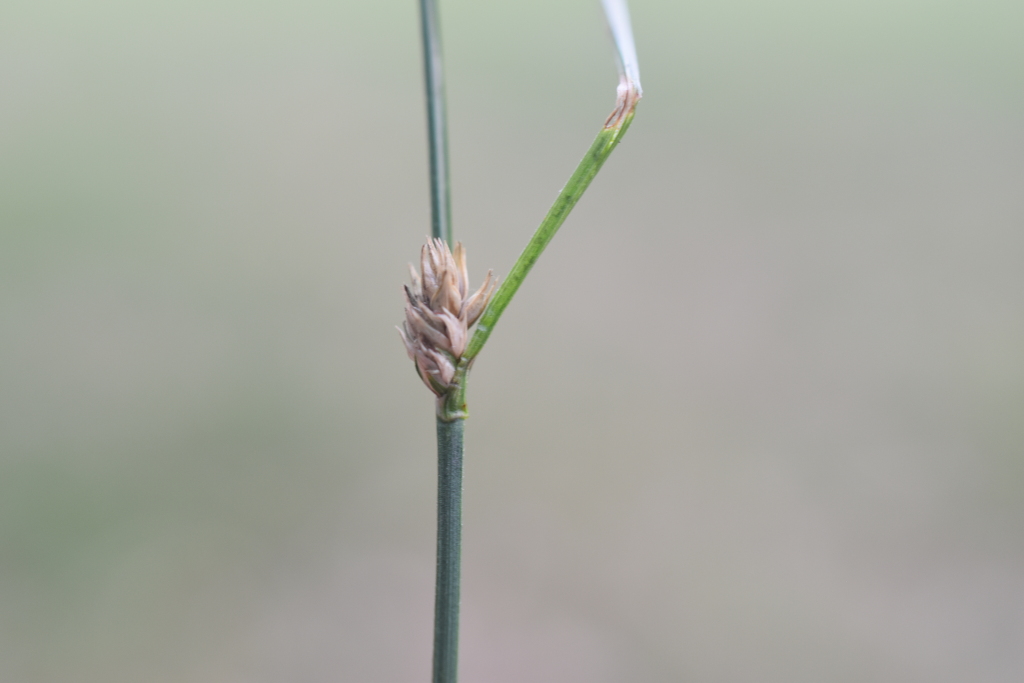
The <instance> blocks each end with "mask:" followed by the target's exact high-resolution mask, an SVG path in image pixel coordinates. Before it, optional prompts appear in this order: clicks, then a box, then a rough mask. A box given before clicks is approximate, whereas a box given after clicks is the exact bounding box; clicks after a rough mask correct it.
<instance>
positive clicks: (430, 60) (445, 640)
mask: <svg viewBox="0 0 1024 683" xmlns="http://www.w3.org/2000/svg"><path fill="white" fill-rule="evenodd" d="M420 25H421V27H422V32H423V75H424V82H425V85H426V91H427V129H428V139H429V145H430V218H431V221H430V225H431V235H432V236H433V237H436V238H439V239H442V240H444V241H445V242H447V243H448V244H449V245H451V244H452V219H451V198H450V191H449V187H448V122H447V119H446V116H445V102H444V66H443V63H442V60H441V28H440V21H439V18H438V11H437V0H420ZM462 379H463V382H462V386H464V385H465V378H462ZM462 395H463V394H461V393H460V394H459V398H460V399H461V397H462ZM453 398H454V395H453ZM464 414H465V413H464V411H463V412H462V413H461V415H464ZM445 418H446V419H442V418H441V417H440V416H439V417H438V419H437V577H436V584H435V593H434V672H433V681H434V683H455V681H456V679H457V678H458V666H459V579H460V574H461V571H460V563H461V556H462V455H463V451H462V435H463V429H464V427H465V420H464V419H462V417H457V418H455V419H452V417H451V416H450V415H445Z"/></svg>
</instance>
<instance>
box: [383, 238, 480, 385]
mask: <svg viewBox="0 0 1024 683" xmlns="http://www.w3.org/2000/svg"><path fill="white" fill-rule="evenodd" d="M409 272H410V274H411V276H412V285H406V286H405V287H404V289H405V322H403V323H402V326H401V327H399V328H398V332H399V334H401V335H402V341H404V342H405V350H406V351H408V353H409V358H411V359H412V361H413V363H415V364H416V372H417V373H419V376H420V379H422V380H423V383H424V384H426V385H427V386H428V387H429V388H430V390H431V391H433V392H434V393H435V394H437V395H438V396H442V395H444V393H445V392H446V391H448V387H450V386H451V382H452V378H453V377H454V376H455V367H456V365H458V363H459V359H460V358H462V354H463V353H464V352H465V351H466V344H468V343H469V328H470V327H472V326H473V324H474V323H475V322H476V321H477V319H478V318H479V317H480V315H481V314H482V313H483V312H484V309H485V308H486V307H487V303H488V302H489V301H490V300H491V296H492V295H493V294H494V290H495V289H496V288H497V286H498V283H497V280H496V279H495V278H494V274H493V272H491V271H488V273H487V277H486V278H485V279H484V283H483V284H482V285H480V289H478V290H476V291H475V292H473V293H472V294H470V293H469V274H468V272H467V270H466V250H465V248H463V246H462V243H461V242H457V243H456V244H455V249H454V250H449V249H448V245H447V244H445V243H444V242H443V241H441V240H439V239H436V238H434V239H429V240H428V241H427V243H426V244H425V245H423V249H422V250H421V251H420V272H419V273H417V272H416V269H415V268H413V267H412V265H410V266H409Z"/></svg>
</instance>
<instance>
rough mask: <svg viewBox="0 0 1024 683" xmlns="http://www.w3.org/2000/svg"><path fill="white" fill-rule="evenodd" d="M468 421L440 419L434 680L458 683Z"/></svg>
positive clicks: (438, 432)
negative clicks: (464, 446)
mask: <svg viewBox="0 0 1024 683" xmlns="http://www.w3.org/2000/svg"><path fill="white" fill-rule="evenodd" d="M465 423H466V421H465V420H461V419H457V420H452V421H450V422H446V421H445V420H442V419H441V418H438V420H437V584H436V588H435V593H434V679H433V681H434V683H455V681H456V679H457V677H458V665H459V576H460V571H459V563H460V557H461V554H462V551H461V548H462V434H463V428H464V426H465Z"/></svg>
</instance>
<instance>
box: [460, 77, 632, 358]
mask: <svg viewBox="0 0 1024 683" xmlns="http://www.w3.org/2000/svg"><path fill="white" fill-rule="evenodd" d="M620 99H622V98H620ZM638 99H639V96H637V97H635V99H628V98H627V99H625V100H623V101H622V102H620V103H619V104H617V105H616V109H615V111H613V112H612V115H611V116H610V117H609V119H608V121H609V123H607V124H606V125H605V127H604V128H602V129H601V132H600V133H598V134H597V138H596V139H595V140H594V144H592V145H591V146H590V150H589V151H588V152H587V154H586V156H584V157H583V160H582V161H580V163H579V165H578V166H577V167H576V171H575V172H574V173H573V174H572V176H571V177H570V178H569V182H567V183H566V184H565V187H563V188H562V192H561V193H560V194H559V195H558V198H557V199H556V200H555V203H554V204H553V205H552V206H551V209H550V210H549V211H548V214H547V216H545V217H544V220H543V221H541V224H540V226H539V227H538V228H537V231H536V232H534V233H533V237H531V238H530V241H529V243H528V244H527V245H526V248H525V249H523V253H522V254H520V255H519V258H518V259H517V260H516V263H515V265H514V266H512V270H511V272H509V274H508V277H506V278H505V281H504V282H503V283H502V284H501V287H499V288H498V291H497V292H495V293H494V297H493V298H492V299H491V302H490V304H488V305H487V309H486V310H485V311H484V314H483V315H482V316H480V321H479V322H478V323H477V326H476V331H475V332H474V333H473V337H472V338H471V339H470V340H469V346H468V348H467V349H466V352H465V353H464V354H463V359H464V361H465V362H464V363H463V364H462V365H460V370H461V369H462V368H463V367H465V368H466V369H467V370H468V362H469V361H471V360H473V358H475V357H476V355H477V354H478V353H480V349H482V348H483V346H484V344H485V343H486V342H487V338H488V337H490V336H491V332H492V331H493V330H494V326H495V325H496V324H497V322H498V319H499V318H500V317H501V314H502V313H504V312H505V308H506V307H507V306H508V305H509V302H511V301H512V297H513V296H515V293H516V291H517V290H518V289H519V285H521V284H522V283H523V280H524V279H525V278H526V276H527V274H528V273H529V272H530V269H531V268H533V264H535V263H536V262H537V259H538V258H539V257H540V255H541V252H543V251H544V248H545V247H547V246H548V243H549V242H550V241H551V238H552V237H554V236H555V233H556V232H558V228H560V227H561V225H562V223H564V222H565V219H566V218H567V217H568V216H569V212H570V211H572V209H573V207H574V206H576V202H578V201H579V199H580V197H582V196H583V193H584V192H585V191H586V189H587V187H589V186H590V181H592V180H593V179H594V176H596V175H597V172H598V171H600V170H601V166H602V165H603V164H604V162H605V160H606V159H607V158H608V157H609V156H610V155H611V153H612V150H614V149H615V146H616V145H618V144H619V141H620V140H621V139H622V136H623V135H624V134H625V133H626V129H627V128H629V124H630V123H631V122H632V121H633V108H634V107H635V106H636V100H638Z"/></svg>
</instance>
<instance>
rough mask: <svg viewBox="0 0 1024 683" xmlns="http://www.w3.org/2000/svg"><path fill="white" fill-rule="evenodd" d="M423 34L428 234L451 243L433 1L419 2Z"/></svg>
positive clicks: (441, 81) (437, 27)
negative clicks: (428, 178) (428, 208)
mask: <svg viewBox="0 0 1024 683" xmlns="http://www.w3.org/2000/svg"><path fill="white" fill-rule="evenodd" d="M420 26H421V27H422V32H423V75H424V81H425V83H426V88H427V129H428V138H429V142H430V209H431V213H430V217H431V222H430V224H431V234H432V235H433V236H434V237H438V238H440V239H442V240H444V241H445V242H447V243H448V244H451V243H452V217H451V200H450V198H449V192H448V122H447V118H446V115H445V104H444V65H443V62H442V60H441V27H440V20H439V18H438V12H437V0H420Z"/></svg>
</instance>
